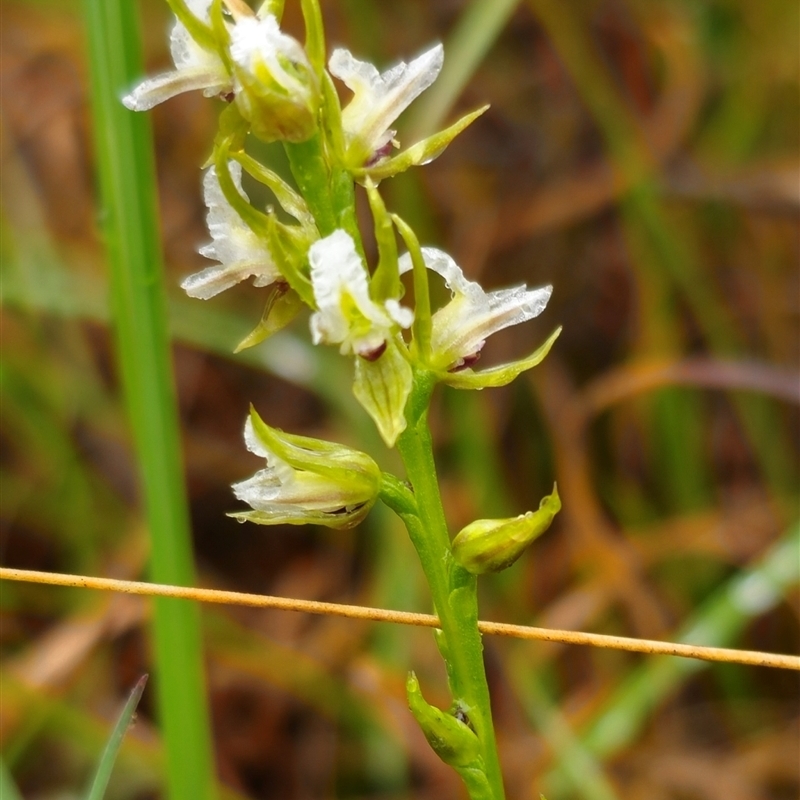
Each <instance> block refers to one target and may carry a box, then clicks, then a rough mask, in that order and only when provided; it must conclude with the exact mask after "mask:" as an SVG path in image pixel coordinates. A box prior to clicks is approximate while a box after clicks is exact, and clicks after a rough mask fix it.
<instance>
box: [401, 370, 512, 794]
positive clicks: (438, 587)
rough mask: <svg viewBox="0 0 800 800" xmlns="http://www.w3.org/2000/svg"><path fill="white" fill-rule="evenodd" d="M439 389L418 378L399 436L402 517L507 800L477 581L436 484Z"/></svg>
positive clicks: (492, 780) (497, 786) (456, 687)
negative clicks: (407, 499)
mask: <svg viewBox="0 0 800 800" xmlns="http://www.w3.org/2000/svg"><path fill="white" fill-rule="evenodd" d="M434 385H435V378H434V376H433V374H432V373H430V372H427V371H417V372H416V374H415V380H414V389H413V391H412V394H411V397H410V398H409V401H408V405H407V407H406V418H407V421H408V427H407V428H406V430H405V431H404V432H403V433H402V434H401V435H400V438H399V439H398V442H397V448H398V450H399V451H400V455H401V457H402V459H403V463H404V465H405V468H406V473H407V475H408V477H409V480H410V481H411V484H412V486H413V489H414V497H415V499H416V505H417V513H416V514H410V513H402V511H401V512H400V515H401V517H402V518H403V521H404V522H405V523H406V527H407V528H408V532H409V535H410V537H411V540H412V542H413V544H414V547H415V548H416V550H417V553H418V555H419V558H420V561H421V562H422V568H423V570H424V572H425V576H426V578H427V579H428V583H429V585H430V590H431V596H432V598H433V605H434V608H435V610H436V613H437V615H438V617H439V620H440V622H441V630H442V632H443V634H444V642H440V649H441V650H442V653H443V655H444V657H445V661H446V663H447V672H448V676H449V679H450V689H451V692H452V693H453V699H454V701H455V702H456V703H457V704H458V705H460V706H462V707H463V708H464V709H465V710H467V714H468V717H469V721H470V724H471V725H472V727H473V729H474V731H475V733H476V734H477V736H478V739H479V740H480V743H481V750H482V753H481V754H482V757H483V762H484V767H485V770H486V777H487V779H488V782H489V785H490V786H491V789H492V800H502V799H503V798H504V797H505V794H504V791H503V777H502V773H501V770H500V761H499V759H498V756H497V744H496V742H495V736H494V728H493V726H492V710H491V705H490V701H489V687H488V685H487V683H486V671H485V668H484V663H483V644H482V642H481V636H480V633H479V631H478V596H477V581H476V579H475V576H474V575H470V574H469V573H468V572H467V571H466V570H464V569H462V568H461V567H459V566H458V565H457V564H456V563H455V561H454V560H453V556H452V552H451V549H450V536H449V534H448V531H447V522H446V520H445V516H444V509H443V507H442V500H441V496H440V494H439V484H438V481H437V478H436V464H435V462H434V458H433V443H432V440H431V435H430V430H429V428H428V405H429V402H430V397H431V393H432V391H433V387H434Z"/></svg>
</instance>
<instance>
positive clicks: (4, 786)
mask: <svg viewBox="0 0 800 800" xmlns="http://www.w3.org/2000/svg"><path fill="white" fill-rule="evenodd" d="M0 797H1V798H2V799H3V800H22V795H21V794H20V793H19V789H17V785H16V783H14V779H13V778H12V777H11V773H10V772H9V771H8V767H6V762H5V761H3V760H2V759H0Z"/></svg>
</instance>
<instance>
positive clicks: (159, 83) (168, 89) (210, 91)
mask: <svg viewBox="0 0 800 800" xmlns="http://www.w3.org/2000/svg"><path fill="white" fill-rule="evenodd" d="M186 4H187V6H188V7H189V10H190V11H191V12H192V13H193V14H194V15H195V16H196V17H197V18H198V19H200V20H203V21H204V22H208V11H209V8H210V6H211V0H187V3H186ZM169 49H170V53H171V54H172V60H173V62H174V64H175V69H174V70H173V71H172V72H166V73H164V74H162V75H156V76H155V77H154V78H147V80H145V81H143V82H142V83H140V84H139V85H138V86H137V87H136V88H135V89H134V90H133V91H132V92H131V93H130V94H128V95H126V96H125V97H123V98H122V102H123V103H124V104H125V106H126V107H127V108H129V109H131V111H148V110H149V109H151V108H153V106H156V105H158V104H159V103H163V102H164V101H165V100H169V99H170V98H171V97H174V96H175V95H178V94H182V93H183V92H189V91H192V90H194V89H202V90H203V94H204V95H205V96H206V97H213V96H214V95H217V94H226V93H228V92H231V91H233V81H232V78H231V76H230V75H229V74H228V71H227V70H226V69H225V65H224V64H223V63H222V59H221V58H220V57H219V55H217V53H214V52H212V51H210V50H206V49H205V48H203V47H201V46H200V45H199V44H197V42H195V40H194V39H193V38H192V37H191V35H190V34H189V31H188V30H187V29H186V27H185V26H184V24H183V23H182V22H180V21H179V20H176V22H175V25H174V26H173V28H172V31H171V32H170V37H169Z"/></svg>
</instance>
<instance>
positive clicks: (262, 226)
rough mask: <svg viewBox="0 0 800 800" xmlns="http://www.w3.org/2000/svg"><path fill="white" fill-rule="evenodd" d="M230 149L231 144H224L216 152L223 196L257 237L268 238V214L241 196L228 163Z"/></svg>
mask: <svg viewBox="0 0 800 800" xmlns="http://www.w3.org/2000/svg"><path fill="white" fill-rule="evenodd" d="M228 148H229V143H228V142H223V143H221V144H219V145H218V146H217V147H216V149H215V150H214V167H215V169H216V173H217V180H218V181H219V186H220V189H222V194H223V195H224V196H225V199H226V200H227V201H228V204H229V205H230V206H231V207H232V208H233V210H234V211H236V213H237V214H238V215H239V216H240V217H241V218H242V219H243V220H244V222H245V224H246V225H247V226H248V227H249V228H250V230H252V231H253V233H255V234H256V235H257V236H261V237H263V238H267V237H268V235H269V227H270V224H269V218H268V216H267V215H266V214H264V213H263V212H261V211H258V210H257V209H256V208H254V207H253V206H252V205H251V204H250V202H249V201H248V200H246V199H245V198H244V197H242V195H241V194H239V191H238V189H237V188H236V184H235V183H234V182H233V178H232V177H231V171H230V168H229V166H228V161H229V160H230V154H229V150H228Z"/></svg>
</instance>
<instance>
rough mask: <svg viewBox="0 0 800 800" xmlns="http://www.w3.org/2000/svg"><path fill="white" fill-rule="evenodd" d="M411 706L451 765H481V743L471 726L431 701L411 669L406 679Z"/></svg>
mask: <svg viewBox="0 0 800 800" xmlns="http://www.w3.org/2000/svg"><path fill="white" fill-rule="evenodd" d="M406 694H407V695H408V707H409V708H410V709H411V713H412V714H413V715H414V719H416V720H417V723H418V724H419V726H420V728H422V732H423V733H424V734H425V738H426V739H427V740H428V744H430V746H431V747H432V748H433V751H434V752H435V753H436V755H437V756H439V758H441V759H442V761H444V763H445V764H449V765H450V766H451V767H456V768H464V767H472V768H479V767H482V761H481V755H480V751H481V747H480V742H479V741H478V737H477V736H476V735H475V732H474V731H473V730H472V728H470V727H469V725H467V724H466V723H465V722H463V721H462V720H460V719H459V718H458V717H457V716H454V715H453V714H449V713H447V712H446V711H442V710H441V709H440V708H436V706H432V705H430V703H428V702H427V701H426V700H425V698H424V697H423V696H422V692H421V691H420V688H419V681H418V680H417V676H416V675H415V674H414V673H413V672H410V673H409V674H408V680H407V681H406Z"/></svg>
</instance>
